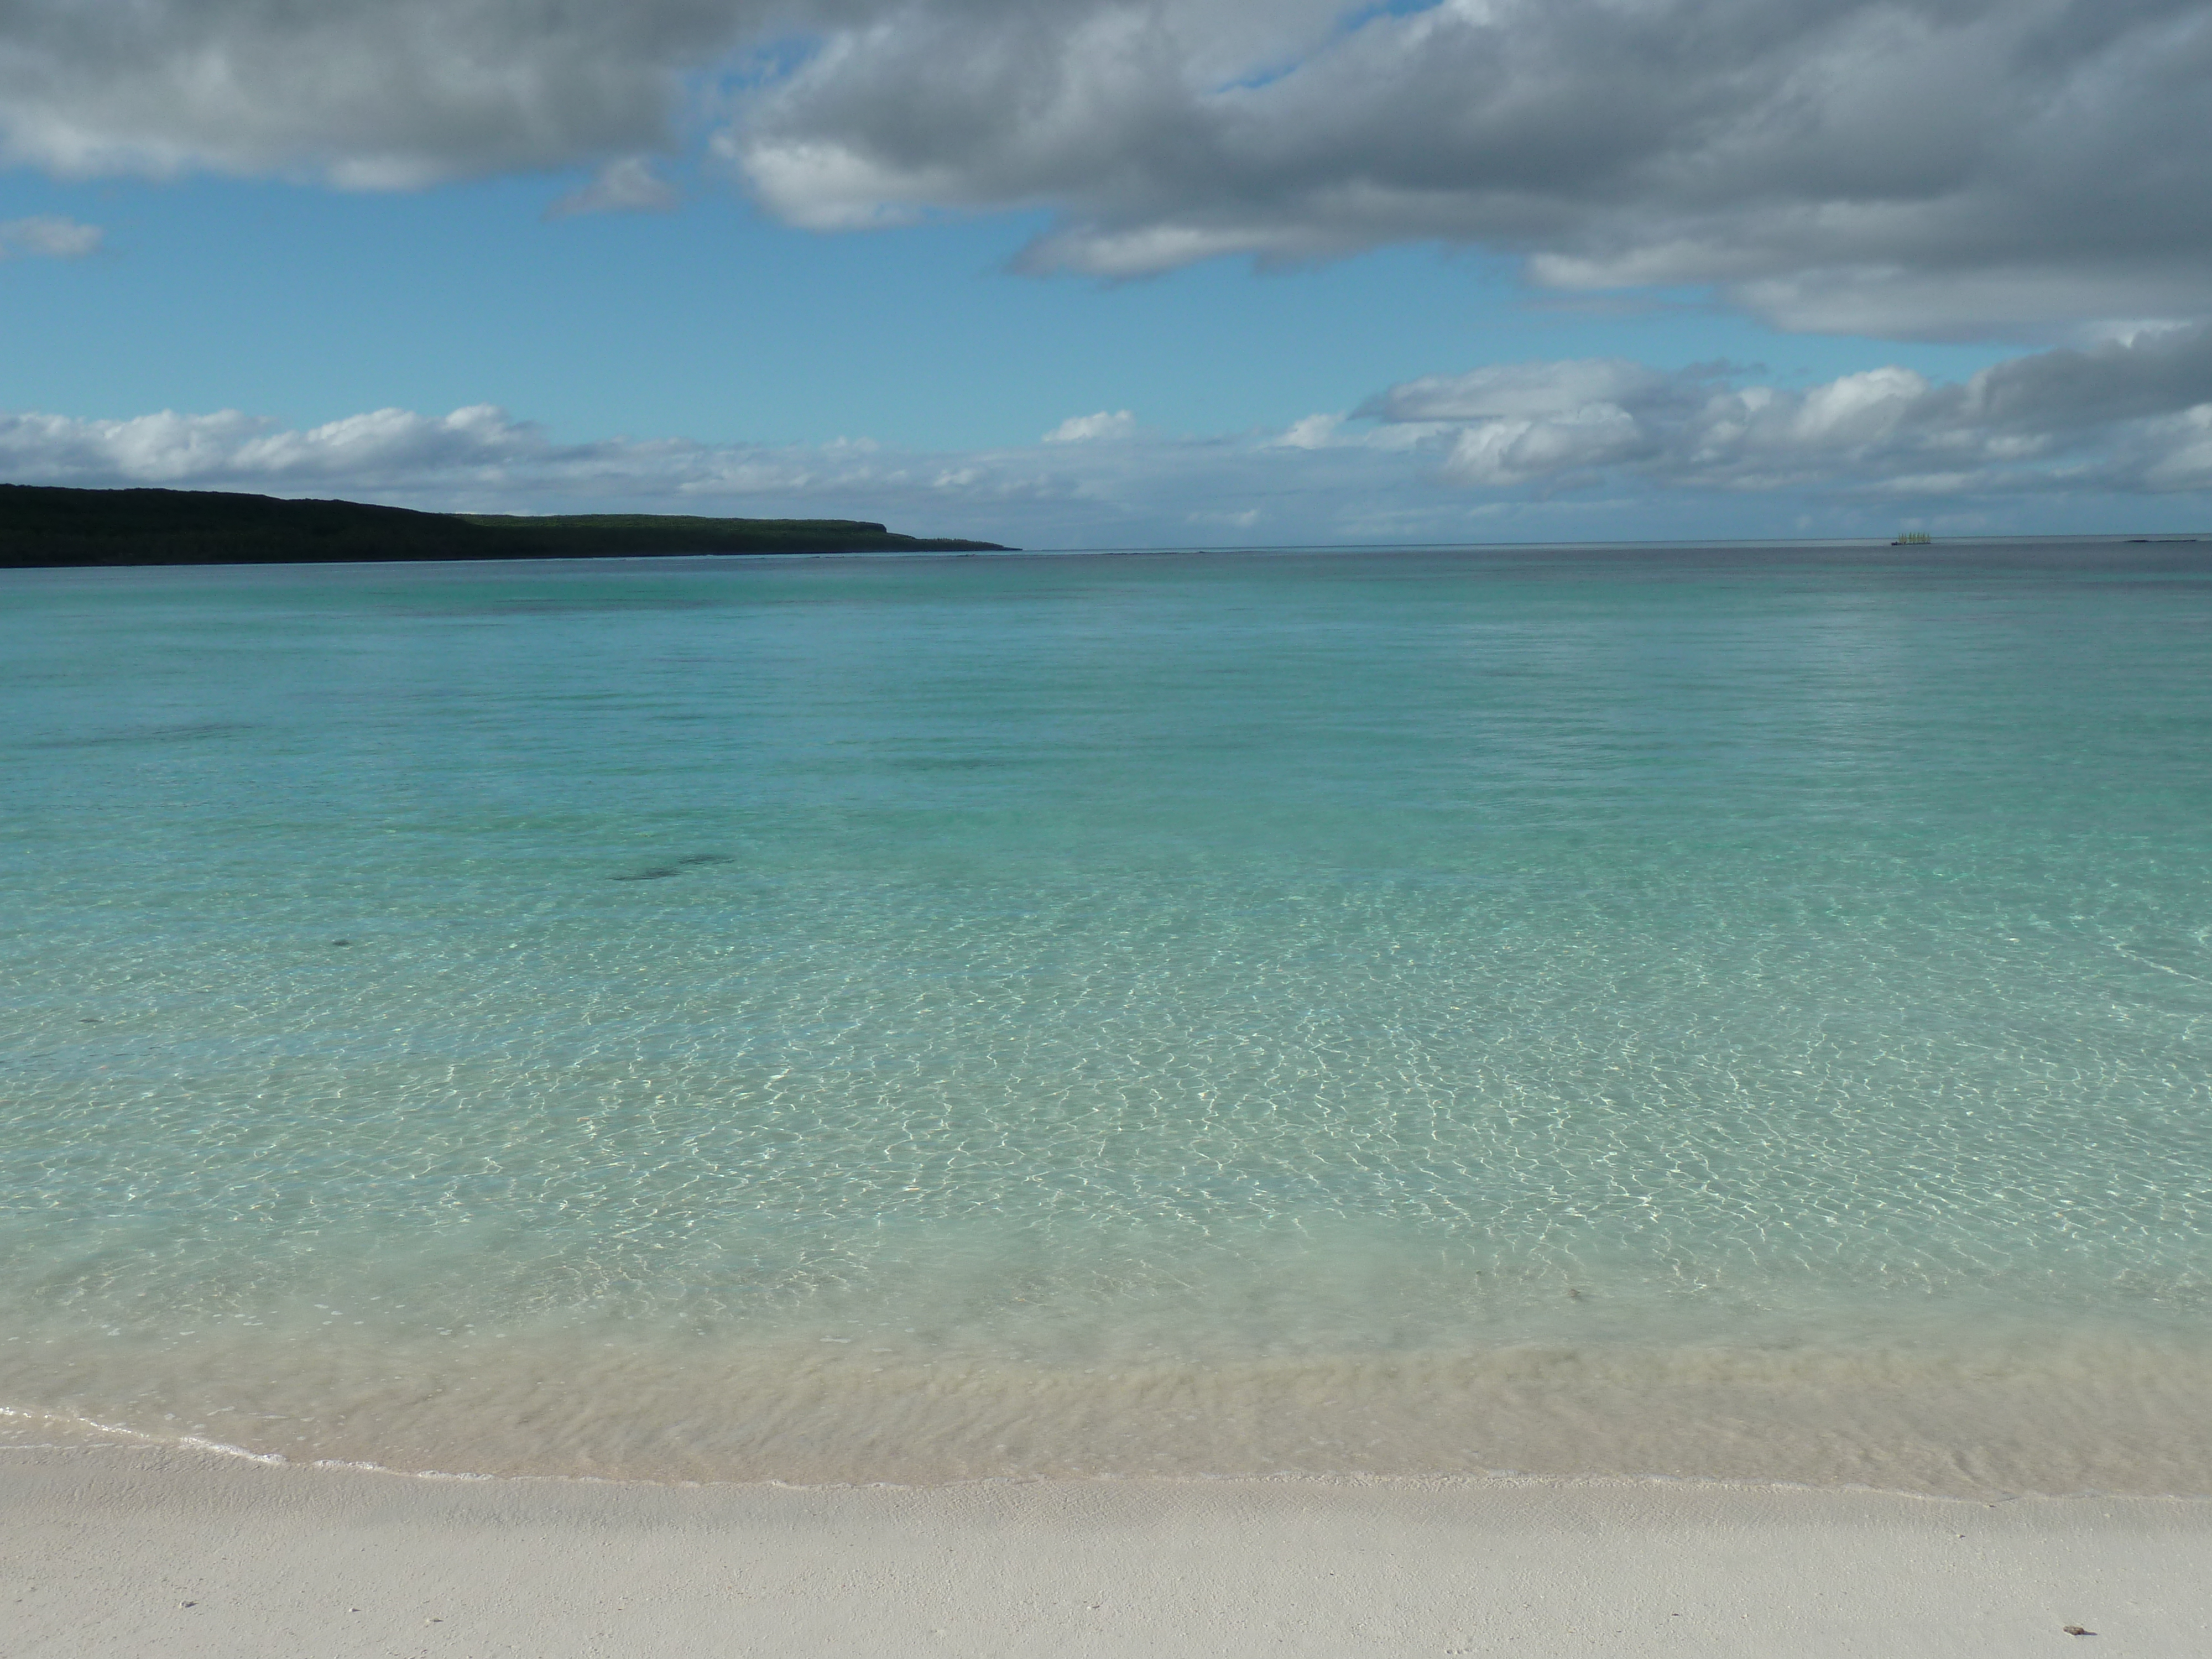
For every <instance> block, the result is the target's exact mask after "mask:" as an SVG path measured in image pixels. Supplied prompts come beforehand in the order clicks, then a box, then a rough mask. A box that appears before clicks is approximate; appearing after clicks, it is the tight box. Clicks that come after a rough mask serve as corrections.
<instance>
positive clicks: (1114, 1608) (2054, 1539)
mask: <svg viewBox="0 0 2212 1659" xmlns="http://www.w3.org/2000/svg"><path fill="white" fill-rule="evenodd" d="M0 1540H4V1547H0V1581H3V1582H0V1652H4V1653H6V1654H8V1655H10V1656H16V1659H28V1656H56V1659H59V1656H87V1659H122V1656H149V1659H152V1656H160V1659H192V1656H222V1659H264V1656H266V1659H296V1656H308V1655H313V1656H319V1659H354V1656H362V1659H367V1656H380V1659H382V1656H423V1659H440V1656H456V1659H461V1656H478V1655H485V1656H489V1655H532V1656H543V1659H568V1656H578V1659H582V1656H593V1659H616V1656H630V1655H637V1656H654V1659H688V1656H693V1655H699V1656H707V1655H714V1656H723V1655H733V1654H763V1655H775V1656H795V1659H796V1656H811V1655H817V1654H818V1655H829V1654H839V1655H845V1654H884V1655H907V1654H920V1655H928V1654H938V1653H942V1654H946V1655H952V1654H959V1655H978V1656H990V1655H1010V1656H1011V1655H1024V1656H1027V1655H1041V1654H1054V1655H1056V1654H1068V1655H1078V1656H1080V1655H1102V1656H1105V1655H1113V1656H1118V1655H1125V1654H1126V1655H1143V1656H1146V1659H1168V1656H1178V1655H1191V1656H1200V1655H1203V1656H1207V1659H1241V1656H1245V1655H1261V1654H1266V1655H1271V1656H1278V1655H1330V1656H1340V1655H1358V1654H1370V1653H1371V1654H1394V1655H1395V1654H1465V1655H1479V1654H1527V1655H1546V1656H1553V1655H1557V1656H1571V1655H1583V1654H1593V1655H1596V1654H1602V1655H1625V1656H1640V1655H1645V1654H1683V1655H1691V1654H1696V1655H1701V1656H1710V1655H1744V1656H1750V1655H1761V1656H1766V1655H1773V1656H1822V1655H1831V1654H1835V1655H1842V1654H1866V1655H1881V1656H1914V1655H1949V1654H1960V1655H1989V1656H2011V1655H2028V1654H2036V1653H2045V1652H2050V1653H2062V1652H2063V1653H2075V1652H2081V1653H2090V1652H2093V1653H2095V1654H2097V1655H2100V1656H2118V1655H2160V1656H2165V1655H2172V1656H2183V1655H2201V1654H2204V1653H2207V1652H2212V1501H2207V1500H2201V1499H2178V1498H2097V1497H2080V1498H2018V1499H2009V1500H2006V1499H1998V1500H1990V1499H1960V1498H1926V1497H1911V1496H1902V1495H1897V1494H1891V1493H1882V1492H1868V1491H1863V1490H1843V1489H1819V1488H1810V1487H1792V1486H1749V1485H1745V1486H1723V1485H1716V1484H1710V1483H1699V1482H1690V1481H1621V1480H1536V1479H1488V1480H1483V1479H1451V1480H1376V1479H1352V1478H1328V1477H1315V1476H1297V1477H1277V1478H1265V1479H1237V1480H1157V1479H1141V1480H1030V1481H1011V1480H1010V1481H972V1482H965V1483H959V1484H952V1485H943V1486H817V1487H795V1486H762V1485H706V1486H672V1485H653V1484H647V1483H635V1482H623V1481H591V1480H527V1479H524V1480H513V1479H470V1480H459V1479H438V1478H426V1477H421V1476H404V1475H395V1474H383V1473H379V1472H374V1471H368V1470H358V1469H345V1468H319V1467H312V1466H302V1465H296V1464H295V1465H281V1466H271V1465H268V1464H262V1463H256V1462H249V1461H246V1460H245V1459H242V1458H239V1457H235V1456H229V1455H222V1454H219V1453H214V1452H207V1451H200V1450H195V1449H180V1448H177V1447H173V1446H160V1445H154V1444H149V1443H144V1442H133V1441H129V1440H124V1439H120V1438H102V1437H94V1436H91V1435H78V1434H70V1433H55V1434H52V1435H48V1436H46V1437H43V1438H36V1439H33V1438H22V1439H19V1440H18V1441H17V1442H16V1443H14V1444H12V1445H10V1446H9V1447H7V1448H5V1449H0ZM2067 1626H2076V1627H2078V1628H2079V1629H2080V1630H2081V1631H2082V1632H2093V1635H2090V1634H2082V1635H2078V1636H2077V1635H2071V1634H2069V1633H2068V1632H2067V1628H2066V1627H2067Z"/></svg>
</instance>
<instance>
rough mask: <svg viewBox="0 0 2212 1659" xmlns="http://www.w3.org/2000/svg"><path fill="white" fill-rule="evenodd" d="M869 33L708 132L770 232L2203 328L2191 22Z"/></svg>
mask: <svg viewBox="0 0 2212 1659" xmlns="http://www.w3.org/2000/svg"><path fill="white" fill-rule="evenodd" d="M1257 10H1259V9H1257V8H1233V7H1226V6H1224V5H1220V4H1208V3H1201V0H1188V3H1176V0H1158V3H1149V4H1146V3H1118V0H1087V3H1061V4H1052V5H1043V6H1036V5H1028V4H1023V5H1015V4H1012V3H1011V0H1008V3H1003V4H998V3H990V0H972V3H963V4H957V5H955V4H950V3H948V4H941V5H931V4H916V5H908V6H902V7H899V8H897V9H894V10H891V11H889V12H886V13H884V14H882V15H875V16H871V17H869V18H868V19H866V20H865V21H854V22H852V23H850V24H848V25H846V26H844V27H841V28H838V29H836V30H833V31H831V32H830V33H829V37H828V44H827V45H826V46H825V47H824V49H823V51H822V52H819V53H817V55H816V56H814V57H813V58H811V59H810V60H809V61H808V62H807V63H806V64H805V65H804V66H802V67H801V68H800V69H799V70H798V71H797V72H796V73H795V74H794V75H793V76H790V77H788V78H787V80H785V81H783V82H781V83H779V84H777V85H776V86H775V87H774V88H771V89H770V90H769V92H768V93H767V94H765V95H764V96H763V97H762V98H761V99H759V100H757V101H756V102H755V103H754V104H753V105H752V106H751V107H750V109H749V110H748V112H746V114H745V115H744V118H743V119H742V120H741V121H739V122H738V123H737V124H735V125H732V127H730V128H729V129H728V130H727V131H726V132H725V134H724V135H723V137H722V138H721V140H720V143H721V145H722V148H723V149H724V150H725V152H726V154H727V155H728V156H729V157H730V158H731V160H732V161H733V162H734V163H735V164H736V165H737V166H738V167H740V168H742V169H743V171H744V173H745V175H746V176H747V178H748V179H750V182H751V185H752V187H753V188H754V190H755V191H757V194H758V195H759V197H761V199H762V200H763V202H765V203H766V204H768V205H769V207H771V208H772V209H774V210H775V211H777V212H780V213H781V214H783V215H784V216H787V218H789V219H791V220H792V221H793V222H797V223H802V224H812V225H824V226H827V225H862V224H872V223H880V222H896V221H898V220H900V219H902V218H904V217H910V216H913V215H914V214H915V213H916V212H920V211H922V210H928V209H956V210H987V209H998V208H1005V207H1011V206H1021V207H1031V206H1036V205H1045V206H1048V207H1051V208H1053V209H1054V210H1057V212H1058V215H1059V218H1058V222H1056V223H1055V224H1054V226H1053V227H1052V228H1050V229H1049V230H1048V231H1047V232H1046V233H1045V234H1043V235H1042V236H1041V237H1040V238H1039V239H1038V240H1036V242H1034V243H1033V244H1032V245H1031V246H1030V248H1029V249H1028V250H1027V252H1025V253H1024V256H1023V258H1022V264H1024V266H1025V267H1026V268H1028V269H1030V270H1076V271H1085V272H1090V273H1092V274H1096V275H1100V276H1114V277H1122V276H1138V275H1142V274H1145V273H1147V272H1152V271H1158V270H1167V269H1170V268H1172V267H1174V266H1176V265H1180V264H1189V263H1191V262H1193V261H1194V260H1199V259H1204V258H1216V257H1219V256H1221V255H1224V254H1231V253H1238V254H1249V255H1253V256H1255V257H1258V258H1262V259H1285V258H1287V259H1296V258H1316V257H1328V256H1331V255H1335V254H1340V253H1345V252H1352V251H1354V250H1357V249H1361V248H1366V247H1371V246H1376V245H1378V244H1381V243H1385V242H1391V241H1401V240H1418V239H1430V238H1434V239H1440V240H1446V241H1452V242H1468V243H1475V244H1480V245H1483V246H1489V247H1492V248H1494V249H1499V250H1504V251H1507V252H1520V253H1522V254H1525V255H1527V256H1528V258H1529V261H1530V264H1529V267H1528V269H1529V270H1530V272H1531V274H1532V276H1534V278H1535V279H1536V280H1538V281H1539V282H1541V283H1547V284H1549V285H1552V286H1554V287H1559V288H1565V289H1606V288H1615V287H1623V286H1650V285H1662V286H1663V285H1678V284H1707V283H1717V284H1719V285H1721V286H1722V287H1723V289H1725V290H1726V291H1727V292H1728V293H1729V295H1732V296H1733V297H1734V298H1735V300H1736V301H1738V302H1740V303H1741V304H1744V305H1746V306H1748V307H1751V308H1752V309H1753V310H1755V311H1757V312H1759V313H1762V314H1764V315H1765V316H1767V317H1769V318H1771V319H1774V320H1776V321H1778V322H1780V323H1782V324H1784V325H1787V326H1791V327H1801V328H1837V329H1848V330H1853V331H1869V332H1875V333H1931V334H1972V333H1984V332H2002V331H2005V330H2008V329H2012V328H2017V327H2021V326H2023V325H2035V324H2045V323H2052V322H2065V321H2070V320H2075V319H2081V318H2087V317H2102V316H2123V315H2124V316H2165V317H2187V316H2198V315H2203V314H2205V313H2207V312H2208V311H2212V258H2208V254H2212V147H2208V146H2206V145H2205V144H2204V143H2203V142H2202V135H2203V128H2204V122H2205V118H2206V115H2207V104H2206V94H2205V88H2206V86H2207V85H2208V84H2212V81H2208V73H2209V72H2212V7H2208V6H2207V5H2206V4H2205V3H2203V0H2125V3H2113V0H1638V3H1632V4H1627V3H1620V0H1441V3H1437V4H1434V5H1431V6H1428V7H1425V8H1422V9H1414V10H1413V11H1412V12H1410V13H1407V12H1406V11H1404V10H1403V9H1399V8H1370V9H1364V10H1360V11H1349V10H1347V11H1346V13H1345V14H1344V15H1343V21H1342V22H1341V23H1340V25H1339V26H1338V27H1335V28H1334V29H1330V30H1325V31H1321V32H1318V33H1316V31H1315V29H1314V27H1313V21H1314V20H1313V18H1312V16H1311V15H1310V14H1309V13H1306V12H1304V11H1297V12H1295V13H1294V14H1293V15H1291V19H1290V21H1288V22H1287V23H1286V24H1285V26H1284V27H1282V28H1280V29H1279V30H1278V31H1276V32H1275V33H1273V35H1271V36H1267V37H1262V38H1257V39H1255V38H1251V37H1250V36H1249V34H1245V35H1240V34H1238V33H1237V32H1236V31H1235V30H1234V29H1232V28H1231V27H1228V26H1227V25H1226V23H1225V14H1226V13H1232V12H1248V11H1257Z"/></svg>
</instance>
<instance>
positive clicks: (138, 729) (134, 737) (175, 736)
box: [27, 720, 253, 749]
mask: <svg viewBox="0 0 2212 1659" xmlns="http://www.w3.org/2000/svg"><path fill="white" fill-rule="evenodd" d="M252 729H253V728H252V726H249V725H247V724H246V722H245V721H243V720H197V721H193V722H191V723H190V724H187V725H179V726H132V727H129V728H127V729H125V730H124V731H121V732H92V733H90V734H88V735H87V736H84V737H78V738H33V739H32V740H31V741H30V743H29V744H27V747H29V748H33V749H100V748H104V747H106V745H107V744H116V743H189V742H191V741H192V740H193V739H194V738H221V737H228V735H229V734H230V733H231V732H250V731H252Z"/></svg>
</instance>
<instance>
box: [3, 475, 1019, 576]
mask: <svg viewBox="0 0 2212 1659" xmlns="http://www.w3.org/2000/svg"><path fill="white" fill-rule="evenodd" d="M1001 551H1006V549H1002V548H1000V546H999V544H997V543H995V542H979V541H965V540H959V539H953V538H930V537H920V536H902V535H898V534H896V533H895V532H891V531H890V530H887V529H885V528H884V526H882V525H880V524H875V523H872V522H869V521H866V520H859V519H710V518H688V517H680V516H675V515H670V514H663V513H580V514H569V515H556V516H550V517H542V518H540V517H520V516H514V515H509V514H499V513H421V512H416V510H414V509H413V508H411V507H378V506H373V505H371V504H369V503H368V502H364V501H284V500H280V499H278V498H276V497H275V496H271V495H237V494H232V493H230V492H228V491H223V490H213V489H64V488H59V487H55V486H48V485H43V484H0V568H5V569H19V570H20V569H26V568H55V567H65V566H85V565H165V564H166V565H177V564H357V563H371V562H430V561H455V560H464V559H605V558H635V557H639V556H650V555H655V554H659V555H682V554H701V553H706V554H744V553H963V552H1001Z"/></svg>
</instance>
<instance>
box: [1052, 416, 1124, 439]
mask: <svg viewBox="0 0 2212 1659" xmlns="http://www.w3.org/2000/svg"><path fill="white" fill-rule="evenodd" d="M1136 429H1137V417H1136V416H1134V415H1133V414H1131V413H1130V412H1129V411H1128V410H1126V409H1117V410H1103V409H1102V410H1099V411H1098V412H1097V414H1096V415H1071V416H1068V417H1067V418H1066V420H1064V421H1062V422H1060V424H1059V425H1058V426H1056V427H1054V428H1053V429H1052V430H1051V431H1049V432H1048V433H1046V434H1045V435H1044V441H1045V442H1046V443H1048V444H1087V443H1095V442H1097V441H1099V440H1101V439H1105V438H1127V437H1129V436H1131V435H1133V434H1134V433H1135V431H1136Z"/></svg>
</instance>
